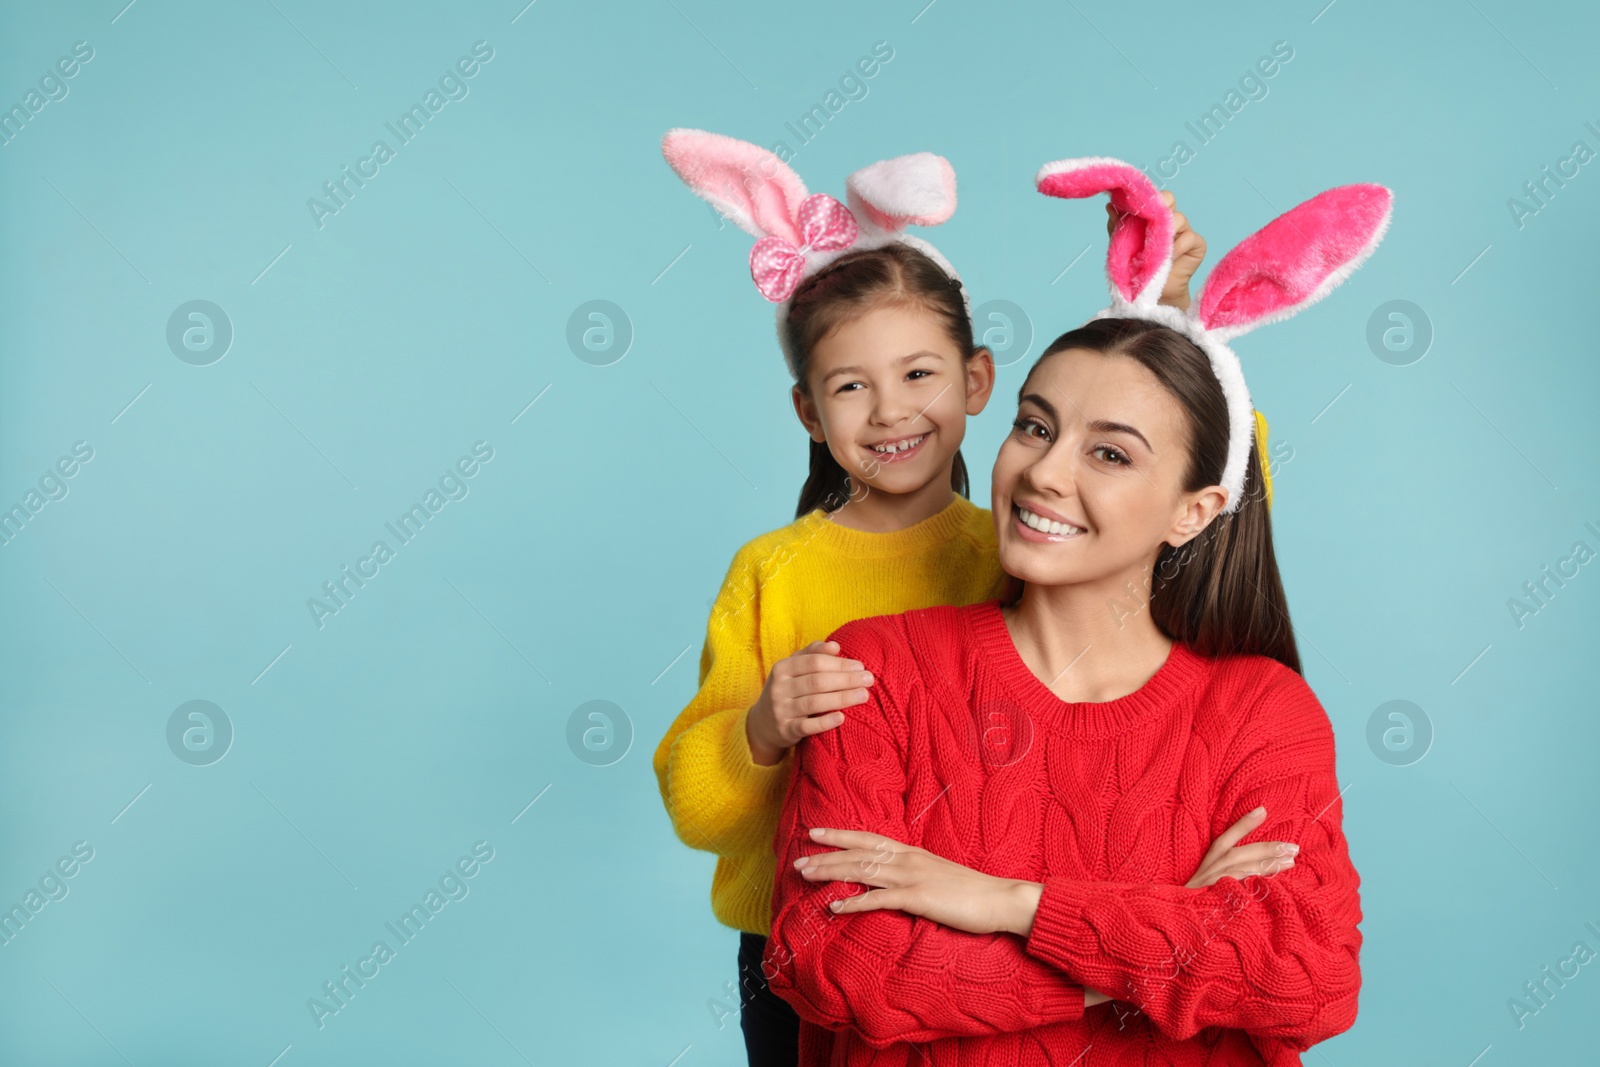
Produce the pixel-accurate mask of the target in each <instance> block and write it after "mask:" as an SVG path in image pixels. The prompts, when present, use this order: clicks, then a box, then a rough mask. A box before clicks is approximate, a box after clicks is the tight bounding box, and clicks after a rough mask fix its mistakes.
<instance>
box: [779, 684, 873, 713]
mask: <svg viewBox="0 0 1600 1067" xmlns="http://www.w3.org/2000/svg"><path fill="white" fill-rule="evenodd" d="M867 696H868V693H867V690H866V689H864V688H860V687H856V688H850V689H842V688H841V689H832V690H829V691H827V692H825V693H813V694H811V695H810V696H804V697H798V698H796V699H795V700H793V701H791V702H790V703H791V704H792V707H793V710H794V712H795V715H794V717H795V718H803V717H805V716H808V715H820V714H822V713H823V712H828V711H838V710H839V709H840V708H853V707H857V706H859V705H861V704H863V703H865V702H866V700H867Z"/></svg>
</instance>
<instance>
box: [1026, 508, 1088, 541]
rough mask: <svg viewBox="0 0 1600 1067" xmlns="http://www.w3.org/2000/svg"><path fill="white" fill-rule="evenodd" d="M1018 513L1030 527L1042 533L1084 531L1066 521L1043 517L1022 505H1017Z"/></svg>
mask: <svg viewBox="0 0 1600 1067" xmlns="http://www.w3.org/2000/svg"><path fill="white" fill-rule="evenodd" d="M1017 513H1018V514H1019V515H1021V516H1022V521H1023V522H1024V523H1025V524H1026V525H1027V526H1028V527H1030V528H1031V529H1034V530H1038V531H1039V532H1040V533H1048V534H1059V535H1064V534H1075V533H1082V531H1081V530H1079V529H1078V527H1076V526H1069V525H1068V524H1067V523H1064V522H1051V521H1050V520H1049V519H1041V518H1040V517H1039V516H1037V515H1035V514H1034V513H1033V512H1031V511H1029V510H1028V509H1027V508H1025V507H1022V506H1021V505H1018V506H1017Z"/></svg>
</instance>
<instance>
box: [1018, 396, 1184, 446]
mask: <svg viewBox="0 0 1600 1067" xmlns="http://www.w3.org/2000/svg"><path fill="white" fill-rule="evenodd" d="M1030 400H1031V401H1033V403H1035V404H1037V405H1039V406H1040V407H1041V408H1043V409H1044V413H1045V414H1046V415H1048V416H1050V418H1051V419H1052V420H1054V421H1055V422H1056V423H1058V424H1059V423H1060V422H1061V416H1060V415H1059V414H1058V413H1057V412H1056V409H1055V405H1053V404H1051V403H1050V401H1048V400H1046V399H1045V398H1044V397H1042V396H1040V395H1039V394H1038V393H1025V394H1023V395H1022V396H1020V397H1018V398H1017V403H1018V404H1022V403H1024V402H1026V401H1030ZM1089 429H1091V430H1093V431H1095V432H1096V433H1125V434H1130V435H1132V436H1134V437H1137V438H1138V439H1139V440H1140V442H1141V443H1142V444H1143V445H1144V447H1145V450H1146V451H1148V452H1149V453H1150V454H1151V455H1152V456H1153V455H1155V454H1156V450H1155V449H1153V448H1151V447H1150V442H1149V441H1147V440H1145V436H1144V434H1142V433H1140V432H1139V431H1138V430H1136V429H1134V428H1133V427H1132V426H1129V425H1128V424H1127V423H1125V422H1111V421H1109V420H1107V419H1096V420H1094V421H1093V422H1091V423H1090V424H1089Z"/></svg>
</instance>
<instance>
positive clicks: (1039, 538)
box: [1011, 504, 1083, 544]
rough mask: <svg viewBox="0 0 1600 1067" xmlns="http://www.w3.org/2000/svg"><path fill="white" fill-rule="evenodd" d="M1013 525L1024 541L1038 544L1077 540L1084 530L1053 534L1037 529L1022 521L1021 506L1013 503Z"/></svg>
mask: <svg viewBox="0 0 1600 1067" xmlns="http://www.w3.org/2000/svg"><path fill="white" fill-rule="evenodd" d="M1011 526H1012V529H1014V530H1016V531H1017V536H1018V537H1020V538H1022V539H1023V540H1024V541H1033V542H1034V543H1036V544H1053V543H1056V542H1059V541H1076V540H1077V539H1078V538H1080V537H1082V536H1083V531H1082V530H1079V531H1077V532H1076V533H1070V534H1052V533H1045V532H1044V531H1043V530H1035V529H1034V528H1033V527H1032V526H1029V525H1028V524H1027V523H1025V522H1023V521H1022V511H1021V508H1020V507H1019V506H1018V505H1016V504H1012V505H1011Z"/></svg>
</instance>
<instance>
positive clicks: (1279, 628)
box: [1012, 318, 1301, 674]
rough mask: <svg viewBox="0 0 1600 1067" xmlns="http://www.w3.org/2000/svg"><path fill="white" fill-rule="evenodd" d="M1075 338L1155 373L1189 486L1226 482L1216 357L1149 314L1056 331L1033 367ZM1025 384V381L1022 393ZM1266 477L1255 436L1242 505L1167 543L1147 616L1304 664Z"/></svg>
mask: <svg viewBox="0 0 1600 1067" xmlns="http://www.w3.org/2000/svg"><path fill="white" fill-rule="evenodd" d="M1069 348H1076V349H1086V350H1088V351H1090V352H1099V353H1102V354H1104V355H1116V356H1126V357H1128V358H1129V359H1133V360H1137V361H1138V362H1139V364H1140V365H1141V366H1143V367H1144V368H1145V369H1146V370H1148V371H1149V372H1150V373H1151V374H1153V375H1154V376H1155V378H1156V380H1157V381H1159V382H1160V383H1161V384H1162V385H1163V386H1165V387H1166V389H1167V391H1168V392H1169V393H1171V394H1172V395H1173V397H1175V398H1176V399H1177V401H1178V403H1179V405H1181V406H1182V408H1183V410H1184V413H1185V415H1186V416H1187V420H1186V421H1187V423H1188V431H1189V443H1190V449H1189V465H1188V468H1187V470H1186V471H1185V473H1184V478H1183V489H1184V491H1185V492H1194V491H1195V490H1198V489H1203V488H1205V487H1206V486H1208V485H1219V484H1221V482H1222V467H1223V464H1224V463H1225V462H1226V460H1227V455H1228V405H1227V400H1226V398H1225V397H1224V396H1223V393H1222V384H1221V383H1220V382H1218V381H1217V376H1216V373H1215V372H1214V371H1213V370H1212V369H1211V361H1210V360H1209V359H1208V358H1207V357H1206V354H1205V353H1204V352H1203V351H1201V349H1200V347H1199V346H1198V345H1196V344H1195V343H1194V342H1193V341H1190V340H1189V339H1188V338H1187V337H1184V336H1183V335H1182V334H1180V333H1178V332H1177V331H1176V330H1172V329H1169V328H1168V327H1166V326H1162V325H1159V324H1157V323H1154V322H1149V321H1146V320H1144V319H1116V318H1107V319H1095V320H1093V321H1091V322H1089V323H1086V324H1085V325H1083V326H1080V327H1078V328H1077V329H1076V330H1069V331H1068V332H1066V333H1064V334H1062V335H1061V336H1060V337H1058V338H1056V339H1055V341H1054V342H1052V343H1051V345H1050V347H1049V348H1047V349H1045V350H1044V354H1043V355H1041V356H1040V357H1039V362H1038V363H1035V364H1034V369H1037V368H1038V366H1039V363H1043V362H1044V361H1045V360H1046V359H1048V358H1049V357H1050V356H1052V355H1054V354H1055V353H1057V352H1063V351H1065V350H1067V349H1069ZM1029 376H1030V377H1031V376H1032V371H1030V372H1029ZM1026 390H1027V383H1026V382H1024V383H1023V388H1022V390H1021V391H1019V394H1018V395H1019V396H1020V395H1021V393H1022V392H1026ZM1252 432H1253V431H1252ZM1263 485H1264V482H1263V479H1262V475H1261V460H1260V455H1259V452H1258V449H1257V446H1256V444H1255V443H1254V442H1252V444H1251V447H1250V456H1249V459H1248V461H1247V463H1246V467H1245V476H1244V492H1243V494H1242V499H1241V500H1240V502H1239V507H1238V509H1237V510H1236V511H1234V512H1233V513H1231V514H1227V515H1218V516H1217V517H1216V518H1214V519H1212V520H1211V522H1210V524H1209V525H1207V527H1206V528H1205V529H1204V530H1202V531H1201V532H1200V533H1199V534H1197V535H1196V536H1195V537H1193V538H1191V539H1190V540H1189V541H1187V542H1185V543H1184V544H1183V545H1180V546H1178V547H1176V548H1174V547H1173V546H1172V545H1169V544H1163V545H1162V546H1161V549H1160V551H1159V552H1158V553H1157V555H1156V562H1155V567H1154V571H1153V574H1152V575H1151V578H1150V581H1151V583H1152V587H1151V589H1150V591H1149V592H1150V617H1151V619H1153V620H1154V621H1155V624H1156V626H1157V627H1159V628H1160V630H1161V632H1162V633H1164V634H1166V635H1167V636H1168V637H1169V638H1171V639H1173V640H1175V641H1183V642H1185V643H1186V644H1188V645H1189V646H1191V647H1192V648H1193V649H1194V650H1195V651H1196V652H1198V653H1200V654H1201V655H1203V656H1222V655H1228V654H1254V655H1262V656H1270V657H1271V658H1273V659H1275V660H1277V661H1278V662H1279V663H1282V664H1283V665H1284V666H1286V667H1288V668H1289V669H1290V670H1292V671H1294V672H1295V673H1296V674H1299V673H1301V671H1300V652H1299V649H1298V648H1297V647H1296V645H1295V639H1294V629H1293V627H1292V626H1291V625H1290V622H1289V604H1288V601H1287V600H1286V599H1285V598H1284V595H1283V581H1282V579H1281V578H1280V577H1279V574H1278V561H1277V558H1276V556H1275V555H1274V554H1273V549H1272V519H1271V513H1270V512H1269V510H1268V508H1267V501H1266V495H1265V491H1264V489H1263ZM1012 591H1013V592H1014V593H1020V583H1017V582H1013V583H1012Z"/></svg>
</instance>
